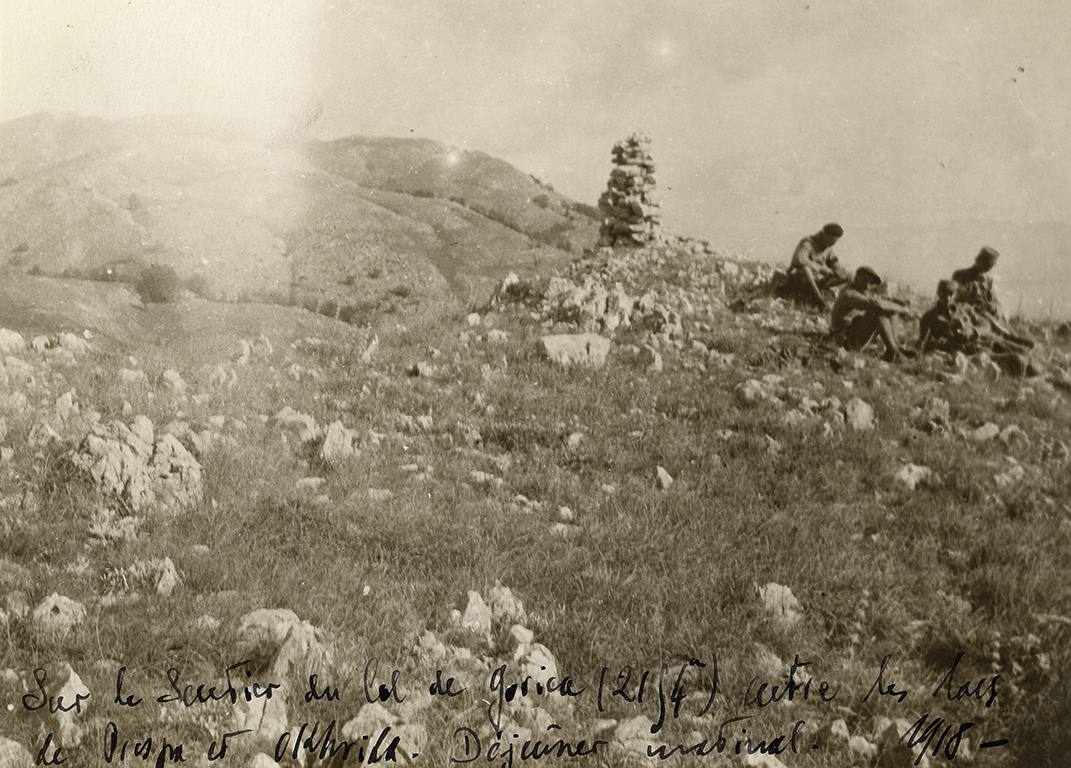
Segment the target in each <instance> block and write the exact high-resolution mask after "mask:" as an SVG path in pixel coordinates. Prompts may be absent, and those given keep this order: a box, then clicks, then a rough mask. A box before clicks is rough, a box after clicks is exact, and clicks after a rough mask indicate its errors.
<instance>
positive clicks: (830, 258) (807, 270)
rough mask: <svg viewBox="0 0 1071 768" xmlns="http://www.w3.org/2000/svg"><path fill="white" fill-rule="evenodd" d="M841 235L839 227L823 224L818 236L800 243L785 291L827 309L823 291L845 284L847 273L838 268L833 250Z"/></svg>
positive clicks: (793, 255)
mask: <svg viewBox="0 0 1071 768" xmlns="http://www.w3.org/2000/svg"><path fill="white" fill-rule="evenodd" d="M843 234H844V229H843V228H842V227H841V226H840V225H839V224H826V225H825V226H824V227H822V229H821V230H820V231H818V232H815V233H814V234H813V235H808V236H807V237H805V238H803V239H802V240H800V243H799V245H797V246H796V251H795V252H794V253H793V254H792V264H791V265H789V268H788V274H787V277H788V286H787V287H788V289H789V290H790V291H792V292H794V293H796V294H798V295H800V296H803V297H805V298H808V299H813V300H814V301H815V302H816V303H817V304H818V305H819V306H820V307H822V309H825V308H826V306H827V302H826V295H825V293H824V291H832V289H834V288H836V287H837V286H840V285H844V284H845V283H847V282H848V271H847V270H846V269H845V268H844V267H843V266H841V264H840V262H839V261H838V259H837V255H836V254H835V253H833V246H834V245H835V244H836V243H837V241H838V240H839V239H840V237H841V235H843Z"/></svg>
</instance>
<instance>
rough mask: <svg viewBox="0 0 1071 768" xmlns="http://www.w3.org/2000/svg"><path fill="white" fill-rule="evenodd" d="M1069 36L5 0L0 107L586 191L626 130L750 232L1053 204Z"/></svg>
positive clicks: (891, 15) (467, 5)
mask: <svg viewBox="0 0 1071 768" xmlns="http://www.w3.org/2000/svg"><path fill="white" fill-rule="evenodd" d="M1069 39H1071V3H1067V2H1066V0H1039V1H1038V2H1034V3H1029V4H1027V3H1020V2H1018V1H1017V0H989V1H988V2H985V3H978V2H974V1H973V0H943V1H942V2H939V3H935V2H932V0H908V2H902V3H886V2H878V1H877V0H874V1H872V2H866V1H864V0H796V1H795V2H789V1H786V0H755V1H754V2H748V3H740V2H736V1H735V0H680V1H679V2H665V1H664V0H663V1H662V2H646V1H642V0H628V1H627V2H626V1H625V0H542V1H540V2H531V1H530V2H517V3H503V2H501V1H500V0H413V1H412V2H409V1H407V2H401V0H229V1H228V2H223V3H221V2H216V1H215V0H212V2H208V0H170V1H169V2H166V3H162V2H149V1H148V0H131V1H130V2H127V0H123V1H122V2H120V1H119V0H5V3H4V8H3V37H2V48H0V56H2V59H0V78H2V81H0V85H2V91H0V117H2V118H3V119H9V118H12V117H16V116H19V115H24V114H29V113H32V112H34V111H38V110H42V109H65V110H71V111H75V112H79V113H84V114H95V115H102V116H109V117H116V116H126V115H138V114H147V113H149V114H161V113H176V112H182V113H210V114H236V115H240V116H244V117H246V118H249V119H252V120H254V121H255V123H256V124H257V126H258V127H259V129H260V130H261V131H262V132H264V133H265V134H272V133H276V132H292V131H294V130H303V129H307V130H308V131H309V132H310V133H311V134H312V135H315V136H319V137H321V138H333V137H337V136H343V135H348V134H370V135H398V136H424V137H429V138H435V139H440V140H443V141H446V142H448V143H451V144H454V145H456V146H459V147H462V148H466V149H479V150H483V151H485V152H488V153H489V154H492V155H495V156H497V157H501V158H503V159H505V160H508V161H510V162H512V163H514V164H515V165H517V166H518V167H520V168H521V169H522V170H525V171H527V172H530V173H533V174H535V175H537V176H539V177H540V178H542V179H544V180H545V181H548V182H550V183H551V184H553V185H554V186H555V188H556V189H558V190H559V191H561V192H563V193H565V194H567V195H569V196H571V197H574V198H576V199H579V200H583V201H585V202H588V203H594V202H595V200H596V199H597V197H598V195H599V193H600V192H601V190H602V189H603V188H604V187H605V184H606V178H607V175H608V171H609V166H610V147H611V146H612V144H613V143H614V141H616V140H617V139H620V138H622V137H624V136H626V135H628V134H629V133H631V132H633V131H635V130H645V131H647V132H648V133H650V134H651V135H652V137H653V140H654V143H653V151H654V154H655V159H656V161H657V163H658V168H659V170H658V173H657V176H658V180H659V184H660V186H661V188H662V191H663V194H662V197H663V200H664V203H665V211H666V216H667V223H668V224H669V225H670V226H671V227H672V228H673V229H675V230H676V231H680V232H682V233H685V234H691V235H695V236H701V237H710V238H711V239H713V240H714V241H715V242H721V241H724V240H729V241H730V243H732V244H735V245H739V246H745V245H746V246H748V247H750V244H753V243H757V244H758V245H757V246H755V247H756V249H757V251H758V253H757V254H756V255H760V256H765V255H766V254H764V253H762V248H763V247H766V244H767V243H768V244H769V247H770V248H771V253H774V252H776V253H777V254H779V253H781V252H782V251H784V250H786V249H790V248H791V245H792V244H793V243H792V242H788V243H787V244H786V239H787V240H792V238H796V237H798V235H799V234H803V233H806V232H809V231H813V230H814V229H816V228H817V227H818V226H820V225H821V224H822V223H823V222H824V221H826V220H830V219H837V220H839V221H842V222H843V223H845V225H846V226H847V227H849V232H850V231H851V230H850V228H851V227H852V226H858V227H863V226H878V225H882V224H886V223H894V224H905V223H906V224H910V223H913V222H920V221H921V222H936V221H942V220H945V219H953V218H959V219H962V218H979V219H986V220H1007V221H1020V222H1028V221H1045V220H1061V221H1067V220H1068V219H1069V217H1071V214H1069V211H1071V182H1069V179H1071V147H1069V141H1068V136H1069V135H1071V132H1069V129H1071V46H1068V45H1067V40H1069ZM774 233H795V234H793V235H791V237H790V236H789V235H787V234H776V235H775V234H774ZM846 242H847V241H846Z"/></svg>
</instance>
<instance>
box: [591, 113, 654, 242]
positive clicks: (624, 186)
mask: <svg viewBox="0 0 1071 768" xmlns="http://www.w3.org/2000/svg"><path fill="white" fill-rule="evenodd" d="M650 147H651V137H650V136H648V135H647V134H645V133H634V134H632V135H631V136H629V137H628V138H627V139H623V140H621V141H619V142H617V143H616V144H614V149H613V161H614V166H615V167H614V169H613V170H612V171H610V180H609V182H607V185H606V191H605V192H603V193H602V196H601V197H600V198H599V210H601V211H602V212H603V214H604V216H605V218H604V219H603V224H602V228H601V229H600V231H599V235H600V240H599V244H600V245H604V246H615V245H623V246H637V245H639V246H643V245H650V244H652V243H657V242H659V240H660V238H661V234H660V231H661V225H660V221H661V217H662V208H661V206H660V205H659V204H658V201H657V199H656V198H655V178H654V172H655V164H654V160H652V159H651V148H650Z"/></svg>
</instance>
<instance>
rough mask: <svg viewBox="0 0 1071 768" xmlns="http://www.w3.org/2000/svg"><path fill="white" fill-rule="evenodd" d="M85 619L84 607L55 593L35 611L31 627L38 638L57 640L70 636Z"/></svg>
mask: <svg viewBox="0 0 1071 768" xmlns="http://www.w3.org/2000/svg"><path fill="white" fill-rule="evenodd" d="M85 617H86V609H85V606H84V605H82V604H81V603H79V602H76V601H75V600H71V599H70V598H69V597H64V596H63V595H60V594H58V593H56V592H53V593H52V594H51V595H49V596H48V597H46V598H45V599H44V600H42V601H41V602H40V603H39V604H38V606H37V607H36V608H34V609H33V614H32V615H31V617H30V626H31V627H32V629H33V632H34V634H36V635H37V636H38V637H41V638H48V639H57V638H63V637H66V636H67V635H68V634H70V632H71V630H73V629H74V628H75V627H76V626H78V625H79V624H80V623H81V622H82V620H83V619H85Z"/></svg>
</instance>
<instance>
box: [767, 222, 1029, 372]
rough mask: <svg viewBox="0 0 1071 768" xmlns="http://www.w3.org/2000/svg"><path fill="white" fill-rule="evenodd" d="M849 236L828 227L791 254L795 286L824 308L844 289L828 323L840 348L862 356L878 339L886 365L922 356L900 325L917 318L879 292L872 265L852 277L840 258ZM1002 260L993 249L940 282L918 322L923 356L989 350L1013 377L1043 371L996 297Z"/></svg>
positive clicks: (791, 279)
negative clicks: (837, 248) (906, 341)
mask: <svg viewBox="0 0 1071 768" xmlns="http://www.w3.org/2000/svg"><path fill="white" fill-rule="evenodd" d="M843 234H844V230H843V229H842V228H841V227H840V225H838V224H827V225H826V226H824V227H823V228H822V229H821V230H820V231H819V232H816V233H815V234H813V235H808V236H807V237H805V238H803V240H801V241H800V244H799V245H798V246H797V247H796V251H795V253H794V254H793V256H792V264H791V266H790V267H789V271H788V284H789V286H790V287H791V289H793V290H794V292H795V293H796V294H797V295H800V296H802V297H803V298H804V299H805V300H809V301H813V302H815V303H817V304H818V305H819V306H821V307H822V308H823V309H826V308H829V302H828V299H827V296H828V295H829V292H830V291H832V290H834V289H839V291H838V292H837V295H836V299H835V300H834V301H833V302H832V308H830V320H829V340H831V341H832V342H833V343H835V344H837V345H838V346H843V347H845V348H847V349H850V350H859V349H862V348H863V347H864V346H866V345H867V344H869V343H870V341H871V340H873V339H874V338H875V337H877V338H879V339H880V340H881V341H882V343H883V344H884V345H885V354H884V359H885V360H886V361H889V362H893V361H897V360H900V359H902V358H904V357H914V356H915V354H916V352H915V351H913V350H910V349H905V348H904V347H903V346H902V345H901V344H899V342H898V341H897V332H896V326H895V319H896V317H897V316H908V317H911V316H912V315H913V313H912V311H911V308H910V306H909V305H908V304H906V303H905V302H901V301H898V300H896V299H891V298H888V297H886V296H882V295H880V293H879V292H878V291H877V290H876V289H877V288H878V287H879V286H880V285H881V284H882V280H881V277H879V276H878V274H877V273H876V272H875V271H874V270H873V269H871V268H870V267H860V268H859V269H857V270H856V271H855V275H854V276H853V277H852V278H851V279H849V278H848V272H847V270H845V269H844V267H843V266H842V265H841V264H840V262H839V261H838V260H837V257H836V255H835V254H834V253H833V246H834V245H835V244H836V242H837V240H839V239H840V237H841V236H842V235H843ZM998 257H999V254H998V253H997V252H996V251H995V250H993V249H992V248H989V247H985V248H982V250H981V251H980V252H979V253H978V256H977V257H976V258H975V260H974V264H972V265H971V266H970V267H967V268H966V269H960V270H956V271H955V272H953V273H952V279H951V280H941V281H940V282H939V283H938V284H937V302H936V304H935V305H934V306H933V307H931V308H930V309H929V310H927V311H926V313H925V314H923V315H922V317H921V318H920V320H919V337H918V344H917V347H916V348H917V354H925V353H927V352H930V351H934V350H939V351H942V352H947V353H950V354H955V353H956V352H963V353H965V354H968V355H970V354H975V353H978V352H983V351H984V352H986V353H987V354H989V355H990V359H991V360H993V361H994V362H996V363H997V364H998V365H1000V367H1001V368H1003V369H1004V370H1006V371H1007V372H1009V373H1014V374H1019V375H1023V374H1026V375H1034V374H1036V373H1038V371H1037V370H1036V368H1035V367H1034V366H1033V365H1032V364H1031V363H1030V361H1029V360H1028V359H1027V357H1026V355H1027V352H1028V350H1029V349H1031V348H1032V347H1033V346H1034V343H1033V342H1032V341H1031V340H1030V339H1027V338H1025V337H1023V336H1019V335H1017V334H1015V333H1014V332H1013V331H1012V330H1011V329H1010V327H1009V326H1008V324H1007V322H1006V321H1005V319H1004V317H1003V314H1002V313H1001V310H1000V307H999V305H998V303H997V300H996V297H995V296H994V293H993V278H992V277H991V276H990V275H989V272H990V271H992V269H993V267H994V266H995V265H996V262H997V258H998Z"/></svg>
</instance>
